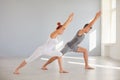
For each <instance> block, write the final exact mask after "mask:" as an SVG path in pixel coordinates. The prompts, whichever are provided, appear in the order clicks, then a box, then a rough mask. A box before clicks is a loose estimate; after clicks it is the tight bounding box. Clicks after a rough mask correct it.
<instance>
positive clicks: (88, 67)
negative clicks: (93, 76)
mask: <svg viewBox="0 0 120 80" xmlns="http://www.w3.org/2000/svg"><path fill="white" fill-rule="evenodd" d="M85 69H94V68H93V67H90V66H86V67H85Z"/></svg>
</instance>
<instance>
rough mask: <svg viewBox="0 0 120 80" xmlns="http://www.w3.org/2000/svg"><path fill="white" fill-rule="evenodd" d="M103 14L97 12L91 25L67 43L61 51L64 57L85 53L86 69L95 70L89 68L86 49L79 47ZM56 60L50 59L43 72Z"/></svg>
mask: <svg viewBox="0 0 120 80" xmlns="http://www.w3.org/2000/svg"><path fill="white" fill-rule="evenodd" d="M100 15H101V12H100V11H99V12H97V13H96V15H95V17H94V18H93V20H92V21H90V23H88V24H85V26H84V27H83V29H80V30H78V32H77V34H76V35H75V37H74V38H73V39H72V40H71V41H69V42H68V43H66V45H65V47H64V48H63V49H62V50H61V53H62V54H63V55H64V54H66V53H67V52H71V51H72V52H77V53H83V57H84V61H85V69H94V68H92V67H90V66H89V64H88V51H87V49H86V48H83V47H81V46H78V45H79V44H80V43H81V42H82V41H83V40H84V38H85V34H87V33H88V32H89V31H90V29H92V26H93V24H94V23H95V22H96V20H97V19H98V18H99V17H100ZM54 60H56V58H55V57H52V58H50V59H49V60H48V61H47V63H45V64H44V65H43V67H42V69H43V70H47V68H46V66H47V65H48V64H50V63H51V62H53V61H54Z"/></svg>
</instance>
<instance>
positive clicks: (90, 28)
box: [83, 23, 92, 29]
mask: <svg viewBox="0 0 120 80" xmlns="http://www.w3.org/2000/svg"><path fill="white" fill-rule="evenodd" d="M88 25H89V23H87V24H85V25H84V27H83V28H86V27H87V26H88ZM90 29H92V27H90Z"/></svg>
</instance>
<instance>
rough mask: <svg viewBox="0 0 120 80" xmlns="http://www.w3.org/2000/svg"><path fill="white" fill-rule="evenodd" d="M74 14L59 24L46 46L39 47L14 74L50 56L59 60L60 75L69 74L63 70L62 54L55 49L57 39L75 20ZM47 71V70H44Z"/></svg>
mask: <svg viewBox="0 0 120 80" xmlns="http://www.w3.org/2000/svg"><path fill="white" fill-rule="evenodd" d="M73 15H74V14H73V13H72V14H70V16H69V17H68V19H67V20H66V22H65V23H64V24H63V25H61V24H60V23H58V27H57V28H56V30H55V31H54V32H52V33H51V34H50V37H49V39H48V41H47V43H46V44H44V45H43V46H40V47H38V48H37V49H36V50H35V52H34V53H33V54H32V55H31V56H30V57H29V58H27V59H25V60H24V61H22V62H21V64H20V65H19V66H18V67H17V68H16V69H15V71H14V74H20V73H19V70H20V69H21V68H23V67H24V66H25V65H26V64H28V63H30V62H32V61H34V60H35V59H37V58H39V57H40V56H41V55H49V56H54V58H55V59H58V63H59V68H60V71H59V72H60V73H67V71H65V70H63V67H62V62H61V59H62V58H61V56H62V53H61V52H59V51H58V50H57V49H55V47H56V45H57V44H58V40H57V37H58V36H59V35H61V34H62V33H63V31H64V30H65V29H66V28H67V26H68V24H69V23H70V22H71V21H72V19H73ZM43 69H45V68H43Z"/></svg>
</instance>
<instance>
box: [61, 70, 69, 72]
mask: <svg viewBox="0 0 120 80" xmlns="http://www.w3.org/2000/svg"><path fill="white" fill-rule="evenodd" d="M59 72H60V73H69V72H67V71H65V70H62V71H59Z"/></svg>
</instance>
